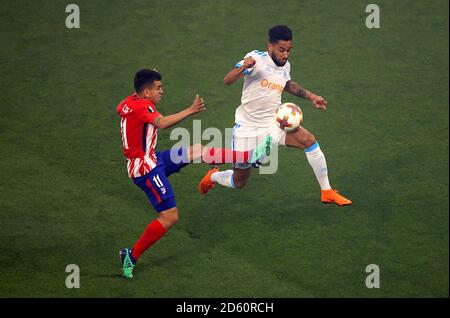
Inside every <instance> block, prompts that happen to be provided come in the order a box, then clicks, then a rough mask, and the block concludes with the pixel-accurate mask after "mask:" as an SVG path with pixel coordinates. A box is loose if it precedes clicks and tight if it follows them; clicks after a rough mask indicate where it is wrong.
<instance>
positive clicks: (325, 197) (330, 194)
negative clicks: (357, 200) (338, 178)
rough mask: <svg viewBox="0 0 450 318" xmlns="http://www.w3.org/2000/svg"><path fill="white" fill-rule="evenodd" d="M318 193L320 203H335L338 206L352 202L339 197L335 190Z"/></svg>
mask: <svg viewBox="0 0 450 318" xmlns="http://www.w3.org/2000/svg"><path fill="white" fill-rule="evenodd" d="M320 192H321V193H322V196H321V200H322V203H336V204H337V205H339V206H344V205H350V204H352V201H350V200H349V199H347V198H345V197H344V196H342V195H340V194H339V193H338V191H337V190H334V189H330V190H321V191H320Z"/></svg>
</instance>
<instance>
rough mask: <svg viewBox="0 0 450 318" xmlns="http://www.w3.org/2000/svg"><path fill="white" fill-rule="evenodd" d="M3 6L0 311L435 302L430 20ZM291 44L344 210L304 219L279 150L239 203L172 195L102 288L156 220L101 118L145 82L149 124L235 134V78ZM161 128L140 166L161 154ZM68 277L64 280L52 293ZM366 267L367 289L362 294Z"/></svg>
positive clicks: (294, 180)
mask: <svg viewBox="0 0 450 318" xmlns="http://www.w3.org/2000/svg"><path fill="white" fill-rule="evenodd" d="M69 3H71V2H69V1H42V0H40V1H24V0H15V1H6V2H2V5H1V10H0V24H1V28H0V34H1V43H2V49H1V51H0V57H1V58H0V63H1V72H2V75H1V82H2V83H1V87H0V90H1V93H0V96H1V100H2V102H1V106H0V107H1V116H0V145H1V148H0V149H1V158H2V160H1V161H0V171H1V178H0V186H1V191H0V216H1V222H0V253H1V257H0V268H1V269H0V276H1V278H0V297H273V298H278V297H295V298H297V297H299V298H301V297H448V286H449V285H448V260H449V254H448V243H449V242H448V241H449V232H448V224H449V223H448V208H449V196H448V193H449V192H448V189H449V187H448V177H449V172H448V167H449V158H448V145H449V142H448V136H449V135H448V133H449V127H448V110H449V103H448V99H449V95H448V85H449V83H448V82H449V81H448V70H449V67H448V2H447V1H446V0H432V1H406V0H395V1H388V0H378V1H376V3H377V4H378V5H379V7H380V8H381V28H380V29H368V28H366V25H365V19H366V16H367V15H368V13H366V12H365V8H366V5H367V4H368V3H370V2H367V3H366V2H364V1H358V0H343V1H332V0H328V1H312V0H305V1H300V0H299V1H294V0H290V1H282V2H276V1H272V0H270V1H266V0H263V1H257V3H255V2H254V1H231V0H224V1H200V0H195V1H187V0H177V1H175V0H168V1H143V0H135V1H119V0H114V1H87V0H77V1H75V3H76V4H78V5H79V7H80V11H81V16H80V17H81V28H80V29H67V28H66V27H65V19H66V16H67V15H68V13H66V12H65V8H66V5H67V4H69ZM275 24H287V25H289V26H290V27H291V28H292V30H293V32H294V49H293V51H292V53H291V57H290V62H291V65H292V74H291V75H292V77H293V79H294V80H297V81H299V82H300V83H301V84H302V85H303V86H304V87H305V88H307V89H310V90H312V91H314V92H317V93H319V94H320V95H322V96H324V97H325V98H326V99H327V100H328V104H329V109H328V110H327V111H326V112H322V111H319V110H315V109H313V107H312V106H311V104H309V103H308V102H306V101H302V100H298V99H295V98H294V97H292V96H288V95H286V94H285V95H284V96H283V100H284V101H292V102H296V103H298V104H300V106H301V107H302V109H303V112H304V116H305V123H304V126H305V127H306V128H307V129H308V130H310V131H311V132H313V133H314V134H315V135H316V136H317V138H318V140H319V141H320V143H321V148H322V150H323V151H324V153H325V155H326V158H327V162H328V168H329V171H330V180H331V183H332V185H333V186H334V187H336V188H337V189H339V190H340V191H341V192H342V193H344V194H346V195H348V196H349V198H351V199H352V200H353V203H354V204H353V206H350V207H345V208H339V207H336V206H323V205H322V204H321V203H320V196H319V195H320V192H319V187H318V185H317V182H316V180H315V178H314V175H313V172H312V170H311V168H310V167H309V165H308V162H307V160H306V157H305V155H304V154H303V153H302V152H301V151H298V150H294V149H281V150H280V160H279V169H278V172H277V173H276V174H275V175H258V174H256V173H255V174H254V175H253V177H252V179H251V180H250V182H249V184H248V187H247V188H246V189H245V190H243V191H233V190H231V189H225V188H219V187H217V188H215V189H214V190H213V191H211V193H209V194H208V195H207V196H205V197H200V195H199V194H198V192H197V183H198V181H199V180H200V178H201V177H202V175H203V174H204V173H205V171H206V170H207V167H206V166H203V165H192V166H190V167H187V168H186V169H184V170H183V171H182V173H180V174H177V175H174V176H172V177H171V182H172V185H173V187H174V189H175V193H176V196H177V202H178V207H179V209H180V215H181V218H180V222H179V223H178V224H177V225H176V226H175V227H174V228H173V229H172V230H171V231H170V232H169V233H168V235H167V236H166V237H164V238H163V239H162V240H161V241H160V242H158V244H156V245H155V246H154V247H152V248H151V249H150V250H149V251H148V252H147V253H146V254H144V256H143V257H142V258H141V260H140V262H139V264H138V266H137V267H136V269H135V279H134V280H132V281H126V280H125V279H123V278H122V277H121V276H120V265H119V259H118V251H119V249H120V248H122V247H125V246H130V245H131V244H133V243H134V242H135V241H136V239H137V238H138V237H139V236H140V234H141V233H142V231H143V230H144V228H145V226H146V225H147V224H148V223H149V222H150V221H151V220H152V219H153V218H155V217H156V213H155V212H154V211H153V209H152V208H151V206H150V205H149V203H148V202H147V199H146V197H145V195H144V193H142V192H141V191H140V190H139V189H138V188H137V187H135V186H134V184H133V183H132V182H131V181H130V180H129V179H128V178H127V175H126V166H125V163H124V157H123V155H122V153H121V140H120V132H119V118H118V115H117V114H116V113H115V107H116V105H117V104H118V102H119V101H120V100H122V99H123V98H124V97H126V96H127V95H128V94H130V92H131V91H132V77H133V75H134V72H135V71H136V70H138V69H139V68H142V67H155V68H157V69H158V70H159V71H160V72H161V73H162V74H163V82H164V85H165V95H164V97H163V100H162V101H161V104H160V106H159V110H160V111H161V112H162V113H163V114H170V113H173V112H176V111H179V110H181V109H183V108H184V107H185V106H188V105H189V104H190V103H191V101H192V99H193V97H194V96H195V93H199V94H201V95H202V96H204V98H205V101H206V106H207V111H206V112H205V113H202V114H201V115H198V116H196V117H191V118H189V119H188V120H186V121H184V122H183V123H181V124H180V125H179V127H185V128H187V129H189V130H190V131H192V120H193V119H201V121H202V127H203V128H207V127H217V128H219V129H221V130H222V131H223V130H224V129H225V128H227V127H232V126H233V125H234V110H235V107H236V106H238V104H239V99H240V93H241V85H242V83H238V84H235V85H233V86H231V87H227V86H225V85H223V82H222V79H223V76H224V75H225V74H226V72H227V71H228V70H230V69H231V68H232V67H233V66H234V63H235V62H237V61H238V60H240V59H241V58H242V57H243V55H244V54H245V53H247V52H249V51H251V50H254V49H258V50H265V47H266V40H267V36H266V34H267V30H268V28H270V27H271V26H273V25H275ZM169 136H170V130H166V131H160V134H159V142H158V149H165V148H169V147H170V146H171V145H173V144H174V143H175V141H172V140H169ZM68 264H77V265H79V267H80V271H81V280H80V288H79V289H68V288H66V285H65V279H66V276H67V275H68V273H66V272H65V268H66V266H67V265H68ZM368 264H377V265H378V266H379V267H380V270H381V275H380V282H381V286H380V288H379V289H368V288H366V286H365V279H366V276H367V275H368V274H367V273H366V272H365V269H366V266H367V265H368Z"/></svg>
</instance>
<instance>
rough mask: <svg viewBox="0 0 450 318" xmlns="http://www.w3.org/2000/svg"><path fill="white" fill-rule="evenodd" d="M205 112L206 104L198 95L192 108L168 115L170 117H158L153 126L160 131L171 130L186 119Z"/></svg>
mask: <svg viewBox="0 0 450 318" xmlns="http://www.w3.org/2000/svg"><path fill="white" fill-rule="evenodd" d="M204 110H205V103H204V101H203V98H201V97H200V96H198V95H196V96H195V98H194V101H193V102H192V105H191V106H189V107H188V108H186V109H185V110H182V111H181V112H179V113H176V114H172V115H168V116H163V115H161V116H158V117H156V118H155V120H154V121H153V125H155V126H156V127H157V128H159V129H165V128H169V127H171V126H173V125H175V124H178V123H179V122H180V121H182V120H183V119H185V118H186V117H189V116H191V115H194V114H196V113H200V112H202V111H204Z"/></svg>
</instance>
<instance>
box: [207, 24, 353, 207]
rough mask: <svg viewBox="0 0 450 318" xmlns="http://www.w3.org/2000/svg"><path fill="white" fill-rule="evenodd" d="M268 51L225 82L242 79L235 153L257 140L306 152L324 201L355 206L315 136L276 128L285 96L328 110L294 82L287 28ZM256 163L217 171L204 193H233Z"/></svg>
mask: <svg viewBox="0 0 450 318" xmlns="http://www.w3.org/2000/svg"><path fill="white" fill-rule="evenodd" d="M267 49H268V50H267V52H260V51H252V52H250V53H248V54H247V55H245V57H244V59H243V60H241V61H240V62H238V63H237V64H236V65H235V68H234V69H233V70H231V71H230V72H229V73H228V74H227V75H226V76H225V78H224V83H225V84H226V85H230V84H233V83H234V82H236V81H238V80H239V79H241V78H244V86H243V91H242V98H241V105H240V106H239V107H238V108H237V109H236V115H235V121H236V125H235V126H234V128H233V147H234V149H235V150H240V151H244V150H248V149H252V148H255V146H256V144H257V143H258V141H260V140H261V139H263V138H265V137H267V136H271V138H272V141H273V142H274V143H277V144H279V145H283V146H288V147H295V148H298V149H301V150H303V151H304V152H305V154H306V157H307V159H308V162H309V164H310V165H311V167H312V169H313V171H314V174H315V176H316V178H317V181H318V183H319V185H320V188H321V201H322V202H323V203H335V204H337V205H339V206H343V205H350V204H352V202H351V201H350V200H348V199H347V198H345V197H344V196H342V195H340V194H338V193H337V191H336V190H335V189H333V188H332V187H331V186H330V182H329V180H328V169H327V163H326V160H325V155H324V154H323V152H322V150H321V149H320V146H319V143H318V142H317V140H316V138H315V136H314V135H313V134H311V133H310V132H309V131H308V130H306V129H305V128H304V127H302V126H300V127H299V128H298V129H296V130H295V131H292V132H286V131H285V130H282V129H280V128H279V127H278V126H277V125H276V123H275V110H276V109H277V107H278V106H280V105H281V103H282V102H281V95H282V93H283V91H286V92H288V93H290V94H292V95H294V96H297V97H300V98H304V99H308V100H310V101H311V102H312V104H313V105H314V107H315V108H317V109H322V110H326V108H327V102H326V100H325V99H324V98H323V97H321V96H318V95H316V94H314V93H312V92H310V91H307V90H306V89H304V88H302V87H301V86H300V85H299V84H298V83H296V82H294V81H293V80H292V79H291V76H290V71H291V66H290V64H289V62H288V58H289V54H290V52H291V49H292V32H291V30H290V29H289V28H288V27H287V26H284V25H278V26H275V27H273V28H271V29H270V30H269V42H268V44H267ZM251 168H252V164H247V163H237V164H234V169H233V170H226V171H219V170H218V169H217V168H213V169H211V170H210V171H208V173H207V174H206V175H205V176H204V177H203V179H202V181H201V182H200V185H201V186H200V187H199V188H200V189H203V191H202V190H200V192H201V193H202V194H205V193H207V192H208V191H209V190H210V189H211V188H212V187H214V185H215V184H216V183H219V184H220V185H222V186H226V187H230V188H243V187H244V186H245V185H246V183H247V181H248V179H249V177H250V172H251Z"/></svg>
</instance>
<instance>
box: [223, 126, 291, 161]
mask: <svg viewBox="0 0 450 318" xmlns="http://www.w3.org/2000/svg"><path fill="white" fill-rule="evenodd" d="M267 136H271V137H272V143H274V144H278V145H282V146H285V145H286V143H285V141H286V131H285V130H283V129H281V128H280V127H278V125H277V123H276V122H275V121H273V122H272V124H271V125H270V127H253V126H244V125H240V124H236V125H235V126H234V127H233V138H232V145H231V147H232V149H233V150H236V151H248V150H252V149H255V148H256V146H257V145H258V144H260V143H261V142H263V141H264V138H266V137H267ZM234 167H235V168H237V169H248V168H250V167H252V164H251V163H235V164H234Z"/></svg>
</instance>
